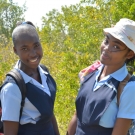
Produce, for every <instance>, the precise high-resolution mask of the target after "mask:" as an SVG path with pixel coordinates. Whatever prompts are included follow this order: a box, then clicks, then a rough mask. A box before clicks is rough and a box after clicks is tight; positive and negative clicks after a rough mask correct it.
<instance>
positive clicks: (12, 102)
mask: <svg viewBox="0 0 135 135" xmlns="http://www.w3.org/2000/svg"><path fill="white" fill-rule="evenodd" d="M18 63H19V61H18V62H17V63H16V65H15V67H14V68H15V69H17V70H18V71H19V72H20V73H21V75H22V77H23V79H24V81H25V83H28V82H30V83H32V84H34V85H35V86H36V87H38V88H40V89H41V90H43V91H44V92H46V93H47V94H48V95H49V96H50V95H51V93H50V90H49V88H48V85H47V83H46V79H47V77H46V75H45V74H47V72H45V71H44V70H43V69H42V68H41V67H40V66H38V70H39V73H40V77H41V80H42V84H40V83H39V82H37V81H36V80H35V79H33V78H31V77H30V76H28V75H27V74H25V73H24V72H23V71H22V70H20V69H19V68H18ZM0 98H1V103H2V117H1V120H2V121H3V120H7V121H15V122H19V115H20V103H21V100H22V95H21V92H20V90H19V87H18V86H17V85H16V83H15V82H14V83H7V84H6V85H5V86H4V87H3V88H2V90H1V94H0ZM35 100H36V99H35ZM40 115H41V114H40V112H39V111H38V110H37V109H36V107H35V106H34V105H33V104H32V103H31V102H30V101H29V100H28V99H27V98H25V104H24V107H23V112H22V116H21V119H20V124H26V123H33V124H36V122H37V121H38V120H39V117H40Z"/></svg>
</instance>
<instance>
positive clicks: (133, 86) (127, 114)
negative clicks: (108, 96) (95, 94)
mask: <svg viewBox="0 0 135 135" xmlns="http://www.w3.org/2000/svg"><path fill="white" fill-rule="evenodd" d="M103 66H104V65H101V66H100V67H99V68H98V71H97V72H96V74H97V76H96V83H95V85H94V88H93V91H96V90H98V88H99V87H101V86H102V85H103V84H106V85H108V84H107V81H108V80H109V79H110V78H111V77H113V78H115V79H116V80H118V81H122V80H123V79H124V78H125V77H126V76H127V74H128V71H127V68H126V65H124V66H123V67H122V68H120V69H119V70H117V71H115V72H114V73H112V74H110V75H108V76H106V77H104V78H103V79H102V80H100V81H99V82H98V77H99V75H100V73H101V71H102V68H103ZM108 87H112V86H109V85H108ZM113 90H115V91H117V90H116V89H113ZM116 118H127V119H135V81H130V82H129V83H127V85H126V86H125V87H124V89H123V92H122V93H121V96H120V103H119V108H118V106H117V95H116V97H115V98H114V99H113V100H112V102H111V103H110V105H109V107H108V108H107V110H106V111H105V113H104V114H103V116H102V117H101V119H100V122H99V125H101V126H103V127H107V128H112V127H114V124H115V121H116Z"/></svg>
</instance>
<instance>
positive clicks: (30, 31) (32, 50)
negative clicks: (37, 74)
mask: <svg viewBox="0 0 135 135" xmlns="http://www.w3.org/2000/svg"><path fill="white" fill-rule="evenodd" d="M13 40H14V48H13V49H14V52H15V53H16V54H17V55H18V57H19V58H20V61H21V68H22V69H36V68H37V67H38V65H39V63H40V60H41V58H42V56H43V52H42V47H41V44H40V41H39V37H38V34H37V32H36V30H35V28H34V27H33V26H30V25H26V27H25V26H21V27H18V28H17V29H16V30H15V31H14V32H13Z"/></svg>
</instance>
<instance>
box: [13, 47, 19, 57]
mask: <svg viewBox="0 0 135 135" xmlns="http://www.w3.org/2000/svg"><path fill="white" fill-rule="evenodd" d="M13 51H14V53H15V54H16V55H18V53H17V50H16V48H15V46H14V47H13Z"/></svg>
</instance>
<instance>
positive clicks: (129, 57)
mask: <svg viewBox="0 0 135 135" xmlns="http://www.w3.org/2000/svg"><path fill="white" fill-rule="evenodd" d="M134 56H135V53H134V52H133V51H132V50H130V51H129V52H128V54H127V59H131V58H133V57H134Z"/></svg>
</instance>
